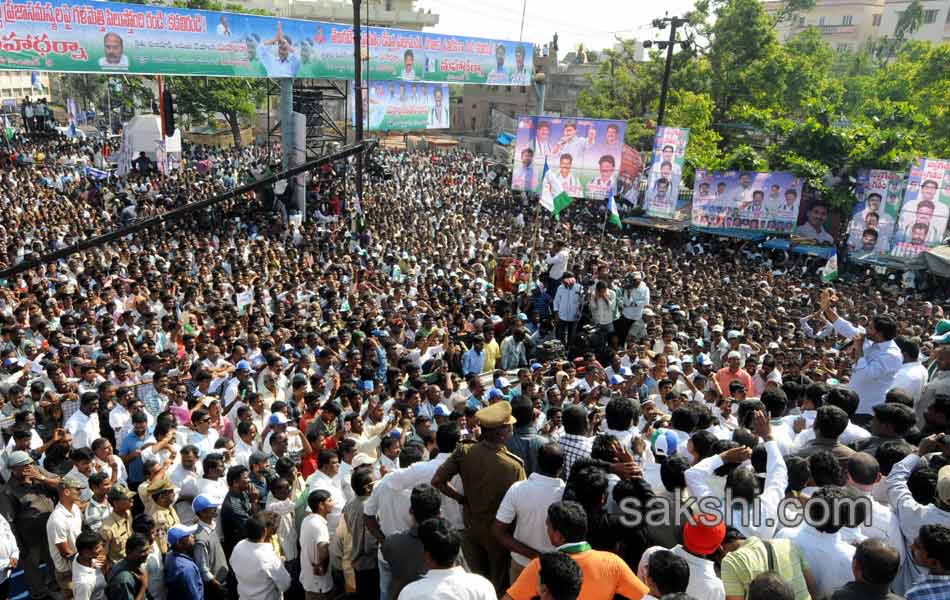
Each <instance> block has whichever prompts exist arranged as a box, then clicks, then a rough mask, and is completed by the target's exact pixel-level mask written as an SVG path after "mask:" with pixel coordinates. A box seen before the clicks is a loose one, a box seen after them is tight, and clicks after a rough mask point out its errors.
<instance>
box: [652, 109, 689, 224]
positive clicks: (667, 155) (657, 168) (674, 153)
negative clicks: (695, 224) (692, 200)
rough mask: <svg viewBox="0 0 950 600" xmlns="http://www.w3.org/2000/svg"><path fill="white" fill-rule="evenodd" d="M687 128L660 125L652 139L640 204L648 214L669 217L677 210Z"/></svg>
mask: <svg viewBox="0 0 950 600" xmlns="http://www.w3.org/2000/svg"><path fill="white" fill-rule="evenodd" d="M688 143H689V129H679V128H676V127H659V128H657V130H656V136H655V137H654V138H653V162H652V163H651V164H650V174H649V178H648V179H647V191H646V196H645V197H644V200H643V206H644V209H645V210H646V213H647V215H649V216H651V217H659V218H662V219H672V218H673V216H674V214H675V213H676V209H677V197H678V196H679V193H680V180H682V178H683V164H684V163H685V162H686V144H688Z"/></svg>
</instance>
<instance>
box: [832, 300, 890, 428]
mask: <svg viewBox="0 0 950 600" xmlns="http://www.w3.org/2000/svg"><path fill="white" fill-rule="evenodd" d="M820 302H821V306H822V308H823V309H824V312H825V317H826V318H827V319H828V321H829V322H831V323H833V324H834V327H835V331H836V332H837V333H838V335H840V336H842V337H845V338H848V339H853V340H854V343H853V345H852V348H853V352H854V360H855V363H854V367H853V370H852V373H851V381H850V382H849V383H848V387H849V388H851V389H852V390H854V391H855V392H856V393H857V394H858V396H859V397H860V399H861V402H860V404H859V406H858V410H857V414H856V415H855V419H854V420H855V421H856V422H857V424H858V425H865V424H867V423H868V422H870V420H871V415H872V410H871V409H872V408H874V405H875V404H881V403H882V402H884V396H885V394H887V390H889V389H891V388H892V387H894V377H895V376H896V375H897V372H898V371H899V370H900V368H901V366H903V364H904V355H903V354H902V353H901V350H900V348H898V347H897V344H896V343H894V338H895V337H897V321H895V320H894V317H892V316H891V315H887V314H882V315H874V316H873V317H871V319H870V321H869V322H868V327H867V330H866V331H865V330H864V329H863V328H859V327H855V326H854V325H852V324H851V323H849V322H848V321H846V320H844V319H842V318H841V317H839V316H838V313H837V311H835V309H834V308H832V306H831V298H830V294H826V293H824V292H823V293H822V298H821V300H820Z"/></svg>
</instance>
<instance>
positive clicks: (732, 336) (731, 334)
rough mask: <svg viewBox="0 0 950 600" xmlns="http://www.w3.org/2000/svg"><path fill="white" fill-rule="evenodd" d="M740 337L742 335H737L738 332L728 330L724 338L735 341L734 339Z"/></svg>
mask: <svg viewBox="0 0 950 600" xmlns="http://www.w3.org/2000/svg"><path fill="white" fill-rule="evenodd" d="M740 335H742V334H740V333H739V332H738V331H736V330H735V329H730V330H729V333H727V334H726V338H727V339H730V340H732V339H735V338H737V337H739V336H740Z"/></svg>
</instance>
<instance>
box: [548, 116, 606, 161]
mask: <svg viewBox="0 0 950 600" xmlns="http://www.w3.org/2000/svg"><path fill="white" fill-rule="evenodd" d="M596 141H597V130H596V129H594V126H593V125H591V126H590V127H589V128H588V129H587V137H586V138H581V137H578V136H577V123H575V122H574V121H568V122H567V123H565V124H564V133H563V134H562V135H561V139H559V140H558V142H557V144H555V146H554V153H555V154H557V155H559V156H560V155H564V154H570V155H571V158H572V159H573V160H574V164H577V165H583V164H584V154H585V153H586V152H587V148H588V147H590V146H593V145H594V142H596Z"/></svg>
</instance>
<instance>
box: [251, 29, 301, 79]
mask: <svg viewBox="0 0 950 600" xmlns="http://www.w3.org/2000/svg"><path fill="white" fill-rule="evenodd" d="M257 60H259V61H261V64H262V65H264V69H265V70H266V71H267V76H268V77H296V76H297V71H299V70H300V57H299V56H297V51H296V49H295V48H294V45H293V41H292V40H291V39H290V38H289V37H288V36H286V35H284V29H283V26H282V25H281V24H280V22H278V23H277V34H276V35H275V36H274V37H272V38H271V39H269V40H266V41H264V42H261V43H260V44H259V45H258V46H257Z"/></svg>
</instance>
